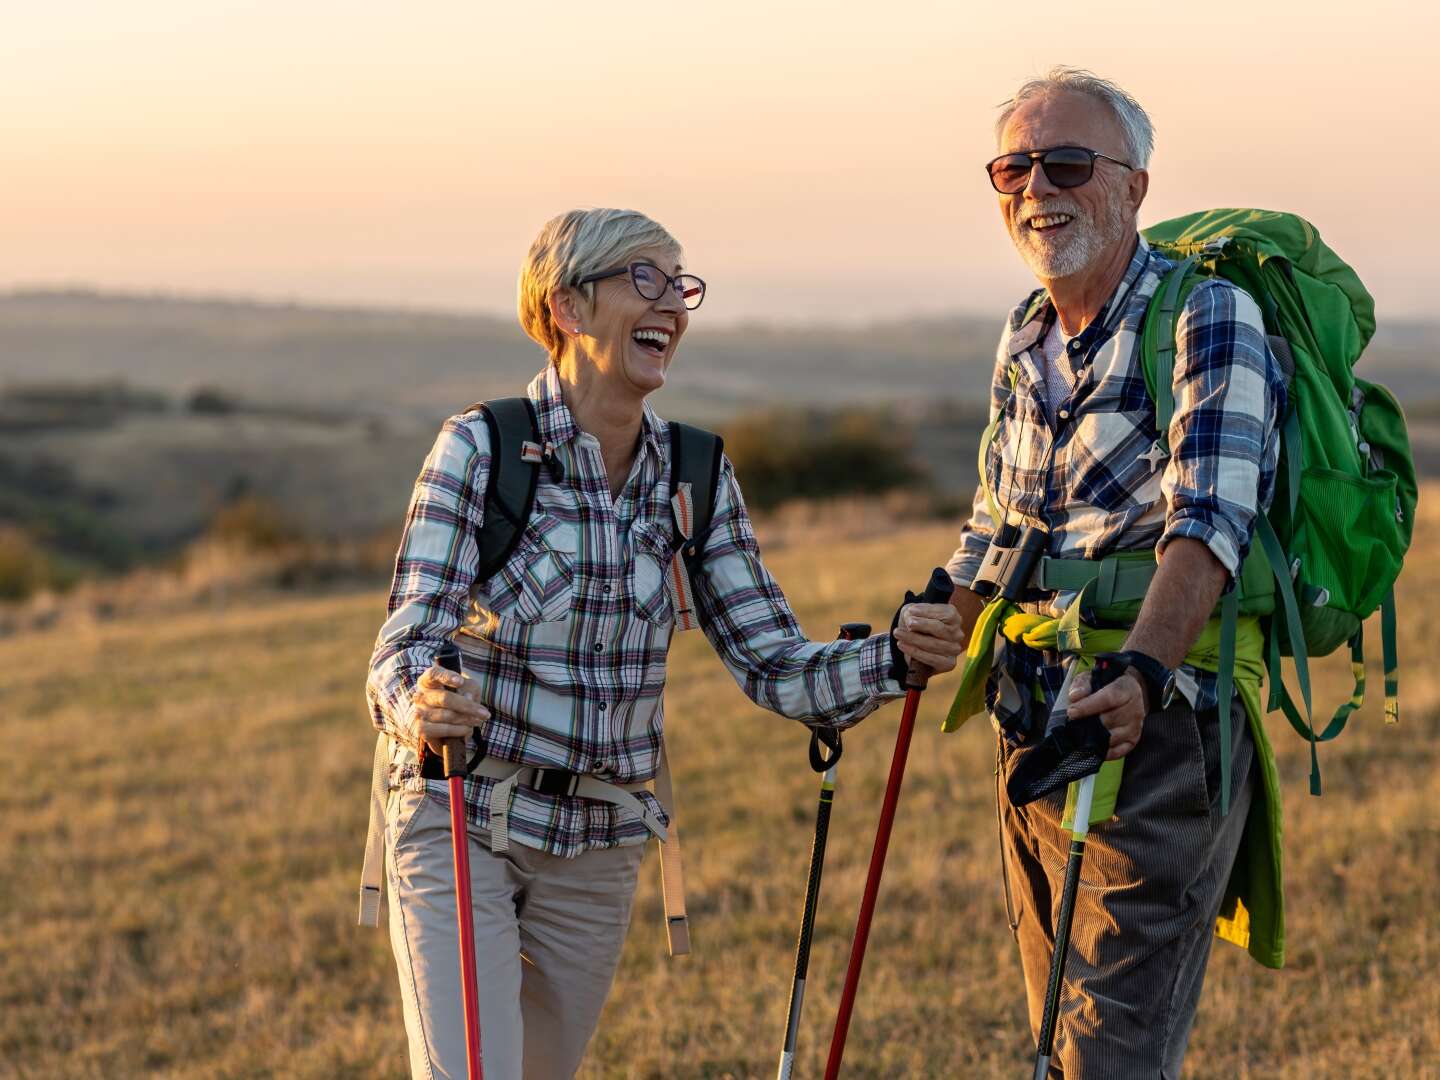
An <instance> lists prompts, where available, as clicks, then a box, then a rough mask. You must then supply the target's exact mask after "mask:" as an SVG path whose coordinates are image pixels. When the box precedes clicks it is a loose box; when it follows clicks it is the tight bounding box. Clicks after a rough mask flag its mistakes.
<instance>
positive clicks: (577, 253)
mask: <svg viewBox="0 0 1440 1080" xmlns="http://www.w3.org/2000/svg"><path fill="white" fill-rule="evenodd" d="M646 248H662V249H665V250H668V251H673V252H674V253H675V257H676V261H679V259H680V257H681V249H680V243H679V241H677V240H676V239H675V237H673V236H671V235H670V233H669V232H668V231H667V230H666V229H665V227H664V226H663V225H661V224H660V223H659V222H657V221H655V220H653V219H652V218H648V217H646V216H645V215H644V214H642V213H640V212H639V211H637V210H611V209H607V208H601V209H593V210H571V211H569V212H568V213H564V214H560V215H559V216H558V217H553V218H551V219H550V220H549V221H547V222H546V223H545V227H544V228H542V229H541V230H540V235H539V236H537V237H536V238H535V242H534V243H533V244H531V245H530V253H529V254H528V255H526V256H525V261H524V262H522V263H521V264H520V286H519V304H518V307H519V315H520V326H521V327H522V328H523V329H524V331H525V333H527V334H529V335H530V336H531V337H532V338H534V339H535V341H536V343H538V344H539V345H540V347H541V348H543V349H544V350H545V351H546V352H548V353H549V354H550V359H551V360H558V359H559V357H560V354H561V352H562V351H563V348H564V340H565V335H564V334H562V333H561V332H560V329H559V328H558V327H557V326H556V325H555V320H554V318H553V317H552V316H551V314H550V296H551V294H552V293H554V292H555V291H556V290H557V289H563V288H574V287H576V286H575V283H576V282H577V281H579V280H580V278H582V277H584V276H585V275H586V274H596V273H599V272H600V271H602V270H609V269H612V268H613V267H617V266H624V265H625V264H626V263H628V262H629V261H630V260H631V259H632V258H634V257H635V256H636V255H637V254H639V253H640V252H641V251H644V250H645V249H646ZM579 290H580V291H581V292H582V293H583V294H584V295H585V298H586V300H588V301H591V302H593V301H594V299H595V284H594V283H593V282H592V283H590V284H588V285H581V286H579Z"/></svg>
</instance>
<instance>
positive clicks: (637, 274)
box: [575, 262, 705, 311]
mask: <svg viewBox="0 0 1440 1080" xmlns="http://www.w3.org/2000/svg"><path fill="white" fill-rule="evenodd" d="M621 274H629V275H630V284H631V285H634V286H635V291H636V292H637V293H639V294H640V295H641V296H642V297H643V298H644V299H646V300H659V299H660V297H662V296H664V295H665V290H666V288H670V289H674V290H675V299H677V300H679V301H680V302H681V303H682V304H684V305H685V307H686V308H687V309H688V310H690V311H694V310H695V309H696V308H698V307H699V306H700V304H701V302H702V301H704V299H705V282H703V281H701V280H700V279H699V278H698V277H696V276H695V275H694V274H676V275H675V276H674V277H671V276H670V275H669V274H667V273H665V272H664V271H663V270H661V269H660V268H659V267H658V266H652V265H651V264H650V263H643V262H633V263H631V264H630V265H629V266H620V267H616V268H615V269H614V270H602V271H600V272H599V273H598V274H586V275H585V276H584V277H582V278H580V279H578V280H577V281H576V282H575V284H576V285H588V284H589V283H590V282H592V281H604V280H605V279H606V278H612V277H619V276H620V275H621Z"/></svg>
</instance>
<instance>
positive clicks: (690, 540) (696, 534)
mask: <svg viewBox="0 0 1440 1080" xmlns="http://www.w3.org/2000/svg"><path fill="white" fill-rule="evenodd" d="M669 425H670V490H671V492H672V493H673V494H672V497H671V499H670V513H671V515H672V516H673V517H674V519H675V536H676V542H677V543H681V542H682V541H681V538H682V537H683V538H685V541H687V542H684V543H683V546H682V547H681V553H682V554H683V555H684V558H685V569H686V571H687V572H688V573H689V574H690V576H691V577H692V578H693V577H694V576H695V571H696V570H697V569H698V568H699V559H700V550H701V548H702V547H704V544H705V538H706V537H707V536H709V534H710V525H711V520H712V518H714V516H715V496H716V494H717V492H718V490H719V487H720V462H721V458H722V457H723V455H724V451H725V441H724V440H723V439H722V438H720V436H719V435H716V434H715V433H714V432H713V431H706V430H705V429H703V428H698V427H694V426H693V425H691V424H681V423H677V422H676V421H674V420H671V421H669ZM681 484H689V485H690V500H689V502H690V507H689V513H690V515H691V516H692V520H691V521H689V522H686V521H683V520H682V519H681V515H682V513H683V512H684V508H683V507H682V506H681V505H680V504H679V503H677V498H678V496H679V492H680V490H681V488H680V485H681ZM687 525H688V526H689V527H688V528H687V527H686V526H687Z"/></svg>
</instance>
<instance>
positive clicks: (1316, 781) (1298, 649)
mask: <svg viewBox="0 0 1440 1080" xmlns="http://www.w3.org/2000/svg"><path fill="white" fill-rule="evenodd" d="M1255 536H1256V538H1257V539H1258V540H1259V541H1260V546H1261V547H1262V548H1263V549H1264V551H1265V557H1266V558H1267V559H1269V561H1270V571H1271V573H1272V574H1274V575H1275V591H1276V592H1278V593H1279V594H1280V600H1281V602H1282V606H1283V610H1284V614H1285V634H1286V638H1287V640H1288V641H1289V642H1290V656H1291V658H1292V659H1293V660H1294V662H1295V678H1296V681H1297V682H1299V684H1300V696H1301V697H1302V698H1303V699H1304V701H1305V715H1304V717H1303V718H1302V717H1301V715H1300V712H1299V710H1298V709H1297V708H1296V707H1295V702H1294V701H1293V699H1291V697H1290V691H1289V690H1288V689H1286V687H1285V683H1284V680H1283V679H1282V678H1281V677H1280V657H1279V643H1278V640H1277V639H1278V637H1279V635H1278V633H1277V632H1276V627H1275V626H1274V625H1273V620H1272V625H1271V627H1270V637H1271V643H1270V679H1271V683H1270V701H1271V707H1272V708H1273V707H1274V706H1275V705H1276V704H1278V705H1279V706H1280V709H1281V711H1282V712H1284V714H1285V718H1286V719H1287V720H1289V721H1290V726H1291V727H1293V728H1294V729H1295V730H1296V731H1297V732H1299V734H1300V736H1301V737H1302V738H1304V739H1307V740H1309V742H1310V794H1312V795H1319V794H1320V756H1319V754H1318V753H1317V752H1316V749H1315V744H1316V742H1317V741H1318V740H1317V739H1316V737H1315V728H1314V725H1313V724H1312V723H1311V720H1310V718H1311V716H1312V715H1313V712H1314V711H1313V706H1312V704H1311V694H1310V660H1309V654H1308V653H1307V652H1306V650H1305V630H1304V628H1303V627H1302V626H1301V624H1300V608H1299V605H1298V604H1296V602H1295V589H1294V585H1293V583H1292V582H1291V580H1290V564H1289V563H1288V562H1287V561H1286V560H1285V551H1284V549H1283V548H1281V546H1280V538H1279V537H1277V536H1276V535H1275V529H1274V527H1273V526H1272V525H1271V524H1270V519H1269V517H1267V516H1266V515H1265V514H1257V515H1256V516H1255ZM1332 726H1333V721H1332Z"/></svg>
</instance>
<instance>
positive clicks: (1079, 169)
mask: <svg viewBox="0 0 1440 1080" xmlns="http://www.w3.org/2000/svg"><path fill="white" fill-rule="evenodd" d="M1096 158H1104V159H1105V160H1106V161H1113V162H1114V163H1115V164H1116V165H1123V166H1124V167H1125V168H1127V169H1134V168H1135V166H1134V165H1131V164H1130V163H1129V162H1128V161H1121V160H1120V159H1119V158H1113V157H1110V156H1108V155H1106V154H1101V153H1097V152H1096V151H1094V150H1090V149H1087V148H1086V147H1083V146H1052V147H1051V148H1050V149H1049V150H1027V151H1025V152H1023V153H1017V154H1001V155H1000V156H999V157H997V158H996V159H995V160H994V161H992V162H990V163H989V164H988V165H986V166H985V171H986V172H987V173H989V174H990V183H991V184H992V185H993V186H994V188H995V190H996V191H998V192H999V193H1000V194H1001V195H1018V194H1019V193H1020V192H1022V191H1024V190H1025V185H1026V184H1028V183H1030V173H1031V171H1032V170H1033V169H1034V168H1035V163H1036V162H1037V161H1038V162H1039V163H1040V168H1041V169H1042V170H1043V171H1044V173H1045V179H1047V180H1049V181H1050V183H1052V184H1054V185H1055V186H1056V187H1057V188H1077V187H1080V186H1081V185H1082V184H1088V183H1089V182H1090V177H1092V176H1094V175H1095V159H1096Z"/></svg>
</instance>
